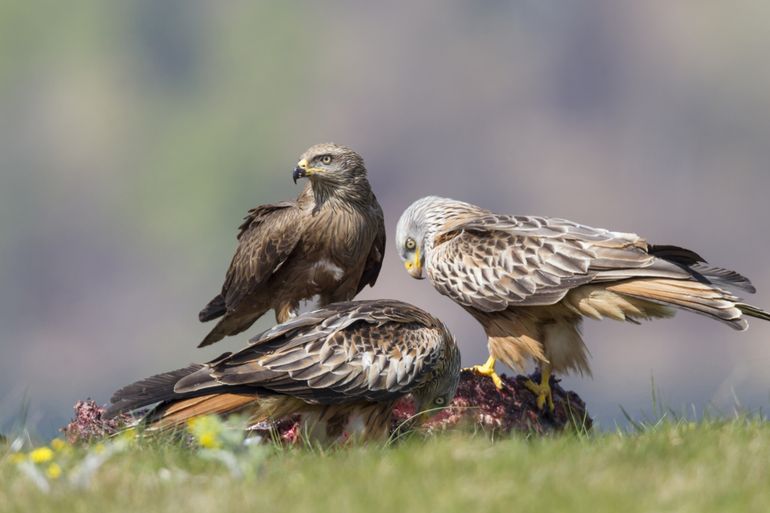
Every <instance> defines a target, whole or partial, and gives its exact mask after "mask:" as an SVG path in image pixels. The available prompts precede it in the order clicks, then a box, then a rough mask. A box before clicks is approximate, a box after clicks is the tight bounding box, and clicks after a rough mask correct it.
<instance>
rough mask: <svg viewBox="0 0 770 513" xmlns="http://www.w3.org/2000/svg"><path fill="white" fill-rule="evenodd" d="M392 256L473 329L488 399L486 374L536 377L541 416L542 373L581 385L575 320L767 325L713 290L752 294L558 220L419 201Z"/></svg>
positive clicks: (615, 235) (740, 284) (744, 285)
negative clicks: (532, 371) (685, 316)
mask: <svg viewBox="0 0 770 513" xmlns="http://www.w3.org/2000/svg"><path fill="white" fill-rule="evenodd" d="M396 246H397V248H398V253H399V256H400V257H401V259H402V260H403V262H404V266H405V267H406V270H407V272H409V274H410V275H411V276H412V277H414V278H422V277H423V271H424V272H425V274H427V276H428V278H429V279H430V281H431V283H432V284H433V286H434V288H435V289H436V290H438V291H439V292H440V293H441V294H444V295H446V296H449V297H450V298H451V299H452V300H454V301H455V302H456V303H458V304H460V305H461V306H462V307H463V308H465V310H467V311H468V312H469V313H470V314H471V315H472V316H473V317H475V318H476V320H478V321H479V322H480V323H481V325H482V326H483V327H484V330H485V332H486V335H487V338H488V348H489V355H490V356H489V359H488V360H487V362H486V363H485V364H484V365H477V366H475V367H474V368H473V370H475V371H476V372H477V373H479V374H482V375H485V376H489V377H490V378H492V380H493V381H494V382H495V385H496V386H497V387H498V388H500V387H501V386H502V385H501V381H500V378H499V376H497V374H496V373H495V369H494V366H495V362H496V360H500V361H502V362H503V363H505V364H506V365H508V366H509V367H512V368H516V369H520V368H521V367H522V366H523V364H524V362H525V360H526V359H532V360H535V361H536V362H537V363H538V364H539V365H540V374H541V381H540V383H534V382H531V381H530V383H529V385H528V386H529V388H530V389H531V390H532V391H533V392H534V393H535V394H536V395H537V396H538V406H539V407H540V408H543V405H544V404H545V403H546V402H547V403H548V406H549V408H550V409H551V410H553V400H552V397H551V389H550V384H549V378H550V375H551V372H552V371H556V372H567V371H570V370H576V371H578V372H581V373H584V372H585V373H590V369H589V366H588V355H587V350H586V347H585V344H584V343H583V339H582V338H581V336H580V330H579V328H580V323H581V320H582V317H583V316H586V317H590V318H594V319H602V318H604V317H609V318H611V319H617V320H626V321H631V322H638V321H640V320H643V319H651V318H655V317H669V316H671V315H673V313H674V312H673V310H672V309H671V308H670V307H675V308H681V309H685V310H690V311H692V312H695V313H699V314H702V315H706V316H708V317H711V318H713V319H716V320H719V321H722V322H724V323H726V324H728V325H729V326H731V327H733V328H735V329H738V330H745V329H746V328H747V327H748V322H747V321H746V319H745V317H744V316H746V317H756V318H759V319H764V320H770V313H768V312H765V311H763V310H761V309H759V308H757V307H754V306H751V305H749V304H747V303H744V302H742V301H741V299H740V298H738V297H736V296H734V295H733V294H731V293H730V292H728V291H727V290H725V287H730V288H735V289H740V290H743V291H745V292H749V293H753V292H755V289H754V287H753V286H752V285H751V282H750V281H749V280H748V279H747V278H745V277H744V276H741V275H740V274H738V273H736V272H735V271H730V270H727V269H722V268H719V267H714V266H712V265H709V264H708V263H706V261H705V260H704V259H703V258H701V257H700V256H699V255H697V254H696V253H694V252H692V251H690V250H687V249H683V248H679V247H676V246H656V245H652V244H648V243H647V242H646V241H645V240H644V239H642V238H640V237H639V236H637V235H635V234H632V233H619V232H612V231H609V230H604V229H599V228H591V227H589V226H584V225H581V224H577V223H573V222H571V221H566V220H563V219H553V218H547V217H530V216H509V215H501V214H495V213H493V212H491V211H489V210H485V209H482V208H480V207H477V206H475V205H471V204H469V203H464V202H462V201H455V200H451V199H447V198H439V197H436V196H429V197H425V198H422V199H419V200H417V201H416V202H414V203H413V204H412V205H411V206H410V207H409V208H408V209H407V210H406V211H404V213H403V214H402V215H401V219H400V220H399V222H398V227H397V232H396Z"/></svg>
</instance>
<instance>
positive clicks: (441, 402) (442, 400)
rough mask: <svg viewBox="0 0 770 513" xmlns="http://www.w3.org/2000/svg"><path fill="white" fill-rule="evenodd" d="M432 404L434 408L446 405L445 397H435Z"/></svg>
mask: <svg viewBox="0 0 770 513" xmlns="http://www.w3.org/2000/svg"><path fill="white" fill-rule="evenodd" d="M433 404H435V405H436V406H444V404H446V398H445V397H443V396H442V397H436V399H434V400H433Z"/></svg>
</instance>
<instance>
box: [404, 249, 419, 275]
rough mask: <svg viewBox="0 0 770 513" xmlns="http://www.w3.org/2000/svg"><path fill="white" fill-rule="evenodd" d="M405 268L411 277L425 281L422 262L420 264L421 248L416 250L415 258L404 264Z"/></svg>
mask: <svg viewBox="0 0 770 513" xmlns="http://www.w3.org/2000/svg"><path fill="white" fill-rule="evenodd" d="M404 267H405V268H406V272H408V273H409V276H411V277H412V278H417V279H418V280H421V279H423V276H422V262H420V248H415V250H414V258H413V259H412V260H407V261H406V262H404Z"/></svg>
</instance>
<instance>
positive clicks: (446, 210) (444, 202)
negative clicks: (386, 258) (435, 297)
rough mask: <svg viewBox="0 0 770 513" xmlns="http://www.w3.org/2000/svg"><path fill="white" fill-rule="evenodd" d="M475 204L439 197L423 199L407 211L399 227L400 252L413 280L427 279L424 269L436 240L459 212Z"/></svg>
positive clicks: (400, 220) (397, 245)
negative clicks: (448, 222) (438, 234)
mask: <svg viewBox="0 0 770 513" xmlns="http://www.w3.org/2000/svg"><path fill="white" fill-rule="evenodd" d="M469 208H473V205H470V204H468V203H463V202H462V201H455V200H452V199H448V198H440V197H438V196H426V197H424V198H420V199H418V200H417V201H415V202H414V203H412V204H411V205H409V208H407V209H406V210H404V213H403V214H401V218H400V219H399V220H398V225H397V226H396V249H397V250H398V256H399V257H400V258H401V261H402V262H403V263H404V268H405V269H406V272H408V273H409V275H410V276H411V277H412V278H416V279H418V280H421V279H423V278H424V275H423V268H424V266H425V261H426V259H427V257H428V254H429V253H430V252H431V251H432V250H433V238H434V237H435V235H436V234H437V233H438V232H439V231H441V230H442V228H443V227H444V226H445V225H446V224H447V221H450V220H451V219H452V217H453V216H454V214H455V213H457V212H459V211H461V210H468V209H469Z"/></svg>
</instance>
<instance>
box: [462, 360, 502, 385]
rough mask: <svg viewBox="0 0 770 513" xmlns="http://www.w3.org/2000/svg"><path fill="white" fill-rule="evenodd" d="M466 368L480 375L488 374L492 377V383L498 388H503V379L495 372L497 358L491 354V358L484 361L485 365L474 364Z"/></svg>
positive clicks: (487, 375)
mask: <svg viewBox="0 0 770 513" xmlns="http://www.w3.org/2000/svg"><path fill="white" fill-rule="evenodd" d="M466 370H469V371H471V372H473V373H475V374H478V375H479V376H486V377H488V378H491V379H492V383H494V384H495V388H497V389H498V390H502V389H503V380H502V379H500V376H498V375H497V373H496V372H495V359H494V358H492V357H491V356H490V357H489V359H488V360H487V361H486V362H485V363H484V365H474V366H473V367H469V368H467V369H466Z"/></svg>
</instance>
